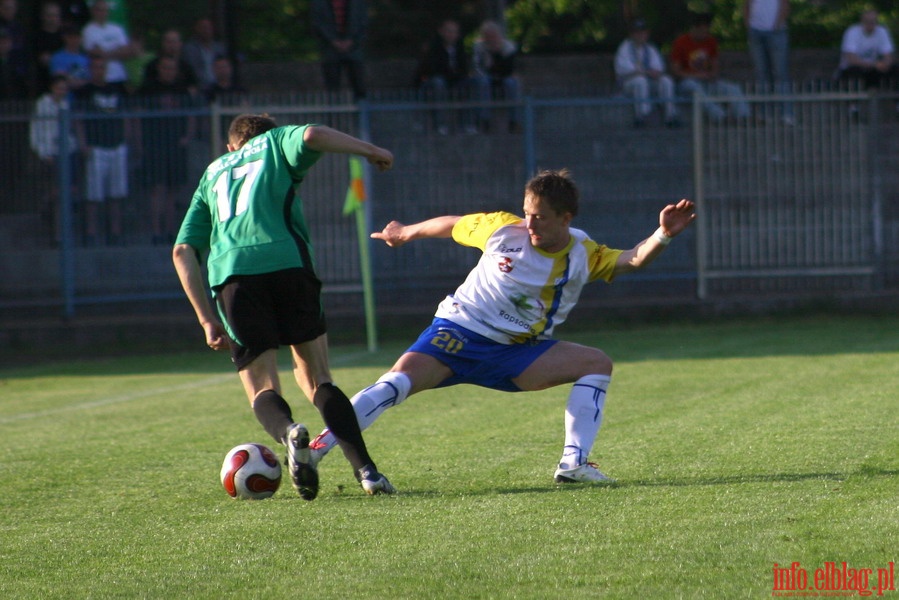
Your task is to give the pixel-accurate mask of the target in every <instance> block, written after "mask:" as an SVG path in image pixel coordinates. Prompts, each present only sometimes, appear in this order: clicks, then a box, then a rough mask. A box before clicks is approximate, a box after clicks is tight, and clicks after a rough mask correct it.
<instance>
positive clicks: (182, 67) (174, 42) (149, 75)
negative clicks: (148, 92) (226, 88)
mask: <svg viewBox="0 0 899 600" xmlns="http://www.w3.org/2000/svg"><path fill="white" fill-rule="evenodd" d="M183 48H184V43H183V42H182V41H181V34H180V33H179V32H178V30H177V29H167V30H166V31H165V32H164V33H163V34H162V40H160V44H159V54H158V55H157V56H156V58H154V59H153V60H151V61H150V62H149V63H147V66H146V67H145V68H144V80H143V83H142V84H141V89H144V88H148V87H149V88H152V87H154V86H156V85H157V84H158V83H160V80H159V79H158V77H159V74H160V73H161V71H160V69H159V62H160V61H161V60H162V59H164V58H170V59H172V60H173V61H175V63H177V69H176V72H175V74H176V77H177V78H178V79H177V81H175V82H174V84H175V85H178V86H183V87H186V88H187V89H188V90H189V91H190V92H191V93H196V91H197V76H196V74H195V73H194V70H193V67H191V66H190V64H189V63H188V62H187V61H186V60H184V55H183V53H182V49H183ZM169 85H172V84H171V82H166V86H169Z"/></svg>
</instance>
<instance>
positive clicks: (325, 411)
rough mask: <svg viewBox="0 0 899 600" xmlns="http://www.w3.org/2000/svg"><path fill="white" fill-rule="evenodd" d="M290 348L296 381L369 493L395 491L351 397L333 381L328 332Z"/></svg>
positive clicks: (390, 492)
mask: <svg viewBox="0 0 899 600" xmlns="http://www.w3.org/2000/svg"><path fill="white" fill-rule="evenodd" d="M291 351H292V352H293V359H294V376H295V377H296V380H297V384H298V385H299V386H300V388H301V389H303V391H304V392H305V393H306V395H307V397H310V399H311V400H312V404H313V405H315V407H316V408H317V409H318V411H319V413H321V416H322V419H323V420H324V422H325V425H326V426H327V427H328V429H330V430H331V432H333V434H334V437H335V439H336V440H337V442H338V443H339V444H340V449H341V450H342V451H343V454H344V456H345V457H346V459H347V461H349V463H350V464H351V465H352V466H353V472H354V474H355V475H356V478H357V479H358V480H359V482H360V484H362V487H363V489H364V490H365V491H366V492H367V493H369V494H378V493H387V494H392V493H394V492H395V491H396V490H395V489H394V488H393V486H392V485H390V482H389V481H387V478H386V477H384V476H383V475H382V474H380V473H379V472H378V470H377V466H376V465H375V463H374V461H373V460H372V458H371V456H370V455H369V453H368V448H367V447H366V445H365V439H364V438H363V437H362V430H361V429H360V428H359V421H358V420H357V419H356V413H355V412H354V411H353V405H352V404H351V403H350V399H349V398H347V396H346V394H344V393H343V390H341V389H340V388H338V387H337V386H336V385H334V383H333V382H332V379H331V371H330V367H329V366H328V337H327V334H322V335H320V336H319V337H317V338H316V339H314V340H312V341H310V342H304V343H302V344H294V345H292V346H291ZM310 392H311V393H310Z"/></svg>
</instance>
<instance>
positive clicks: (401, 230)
mask: <svg viewBox="0 0 899 600" xmlns="http://www.w3.org/2000/svg"><path fill="white" fill-rule="evenodd" d="M461 218H462V217H458V216H451V215H447V216H444V217H434V218H433V219H428V220H427V221H422V222H420V223H413V224H412V225H403V224H402V223H400V222H399V221H391V222H390V223H388V224H387V226H386V227H384V229H383V230H381V231H376V232H375V233H373V234H371V237H372V239H375V240H384V242H385V243H386V244H387V245H388V246H390V247H391V248H397V247H399V246H402V245H403V244H405V243H407V242H411V241H412V240H420V239H424V238H448V237H452V236H453V226H454V225H455V224H456V222H457V221H458V220H459V219H461Z"/></svg>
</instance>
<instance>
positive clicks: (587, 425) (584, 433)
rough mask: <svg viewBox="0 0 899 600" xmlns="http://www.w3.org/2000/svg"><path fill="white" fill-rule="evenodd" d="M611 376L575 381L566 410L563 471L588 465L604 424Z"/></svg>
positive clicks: (561, 466)
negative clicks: (603, 419) (603, 417)
mask: <svg viewBox="0 0 899 600" xmlns="http://www.w3.org/2000/svg"><path fill="white" fill-rule="evenodd" d="M611 381H612V378H611V377H610V376H609V375H585V376H584V377H581V378H580V379H578V380H577V381H575V382H574V386H573V387H572V388H571V393H570V394H569V395H568V405H567V406H566V407H565V447H564V448H563V449H562V460H560V461H559V468H560V469H573V468H575V467H577V466H580V465H582V464H584V463H585V462H587V456H589V455H590V450H592V449H593V442H595V441H596V435H597V434H598V433H599V427H600V425H602V412H603V407H604V406H605V404H606V391H607V390H608V389H609V384H610V383H611Z"/></svg>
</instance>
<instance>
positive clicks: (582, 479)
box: [555, 462, 615, 483]
mask: <svg viewBox="0 0 899 600" xmlns="http://www.w3.org/2000/svg"><path fill="white" fill-rule="evenodd" d="M596 466H597V465H596V463H592V462H587V463H584V464H582V465H579V466H577V467H574V468H573V469H563V468H562V467H561V465H560V466H559V468H558V469H556V473H555V480H556V483H615V480H614V479H612V478H611V477H607V476H606V475H603V474H602V472H601V471H600V470H599V469H597V468H596Z"/></svg>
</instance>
